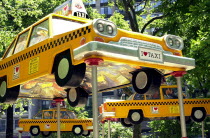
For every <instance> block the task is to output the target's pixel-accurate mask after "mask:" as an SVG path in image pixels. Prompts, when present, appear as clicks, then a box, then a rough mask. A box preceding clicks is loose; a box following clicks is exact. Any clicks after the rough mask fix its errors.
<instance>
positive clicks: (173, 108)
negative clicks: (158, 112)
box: [169, 106, 179, 114]
mask: <svg viewBox="0 0 210 138" xmlns="http://www.w3.org/2000/svg"><path fill="white" fill-rule="evenodd" d="M169 110H170V113H171V114H176V113H179V106H170V107H169Z"/></svg>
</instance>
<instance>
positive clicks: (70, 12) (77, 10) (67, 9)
mask: <svg viewBox="0 0 210 138" xmlns="http://www.w3.org/2000/svg"><path fill="white" fill-rule="evenodd" d="M53 13H56V14H59V15H64V16H77V17H82V18H89V17H88V15H87V11H86V9H85V6H84V4H83V2H82V0H68V1H66V2H64V3H63V4H61V5H60V6H58V7H56V8H55V9H54V11H53Z"/></svg>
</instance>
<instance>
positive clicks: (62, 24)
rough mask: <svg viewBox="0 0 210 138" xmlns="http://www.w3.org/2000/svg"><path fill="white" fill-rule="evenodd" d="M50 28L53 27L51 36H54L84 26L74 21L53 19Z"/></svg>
mask: <svg viewBox="0 0 210 138" xmlns="http://www.w3.org/2000/svg"><path fill="white" fill-rule="evenodd" d="M52 26H53V36H55V35H59V34H62V33H65V32H68V31H71V30H75V29H78V28H81V27H83V26H84V23H82V22H77V21H74V20H67V19H62V18H57V17H53V19H52Z"/></svg>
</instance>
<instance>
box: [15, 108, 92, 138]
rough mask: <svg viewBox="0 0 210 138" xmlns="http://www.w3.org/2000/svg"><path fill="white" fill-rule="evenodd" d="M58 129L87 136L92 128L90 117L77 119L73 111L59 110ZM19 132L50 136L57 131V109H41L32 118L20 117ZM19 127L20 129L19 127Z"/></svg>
mask: <svg viewBox="0 0 210 138" xmlns="http://www.w3.org/2000/svg"><path fill="white" fill-rule="evenodd" d="M60 120H61V121H60V124H61V125H60V130H61V132H70V131H71V132H73V134H74V135H76V136H79V135H83V136H89V135H90V132H91V131H92V130H93V123H92V119H77V118H76V115H75V114H74V112H72V111H69V110H66V109H64V108H63V109H61V110H60ZM18 125H19V131H20V132H30V133H31V135H32V136H38V135H39V134H40V133H42V135H43V136H45V137H47V136H50V135H51V133H52V132H55V131H57V110H56V109H49V110H42V111H40V112H39V113H38V114H37V115H35V116H34V117H33V119H20V120H19V122H18ZM20 128H21V129H20Z"/></svg>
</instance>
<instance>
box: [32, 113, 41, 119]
mask: <svg viewBox="0 0 210 138" xmlns="http://www.w3.org/2000/svg"><path fill="white" fill-rule="evenodd" d="M33 119H42V111H40V112H38V113H37V114H36V115H35V116H34V117H33Z"/></svg>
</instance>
